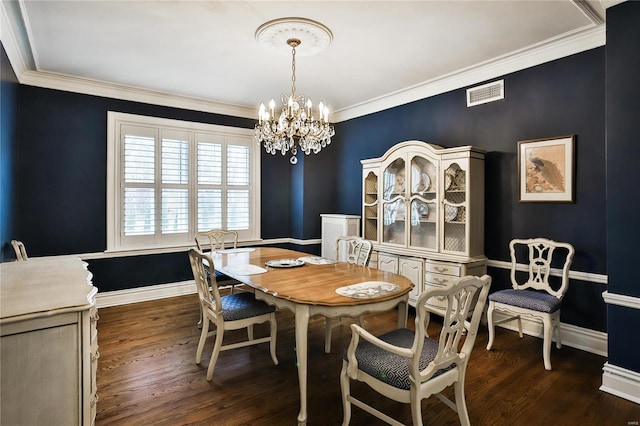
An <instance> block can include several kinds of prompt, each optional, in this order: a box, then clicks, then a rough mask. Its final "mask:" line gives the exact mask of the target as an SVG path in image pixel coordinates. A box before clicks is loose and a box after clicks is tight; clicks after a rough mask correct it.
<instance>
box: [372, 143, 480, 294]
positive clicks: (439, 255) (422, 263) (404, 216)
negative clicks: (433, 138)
mask: <svg viewBox="0 0 640 426" xmlns="http://www.w3.org/2000/svg"><path fill="white" fill-rule="evenodd" d="M361 163H362V195H363V199H362V217H363V220H362V235H363V236H364V237H365V238H366V239H369V240H371V241H372V242H373V248H374V253H373V255H372V261H371V263H370V265H371V266H373V267H375V266H377V267H378V268H379V269H385V270H389V271H393V272H396V273H399V274H402V275H404V276H406V277H407V278H409V279H410V280H411V281H413V283H414V284H415V287H414V290H413V291H412V293H411V294H410V297H409V303H411V304H415V302H416V300H417V298H418V296H419V295H420V293H421V292H422V291H423V289H425V288H427V287H429V286H438V285H446V284H447V283H449V282H451V281H452V280H454V279H457V278H459V277H462V276H464V275H483V274H484V273H486V257H485V256H484V151H483V150H482V149H480V148H476V147H473V146H462V147H455V148H442V147H439V146H436V145H431V144H428V143H426V142H422V141H407V142H402V143H399V144H397V145H395V146H393V147H391V148H390V149H389V150H388V151H387V152H386V153H385V154H384V155H383V156H382V157H380V158H373V159H368V160H362V161H361ZM376 261H377V263H376ZM434 304H437V303H436V302H434Z"/></svg>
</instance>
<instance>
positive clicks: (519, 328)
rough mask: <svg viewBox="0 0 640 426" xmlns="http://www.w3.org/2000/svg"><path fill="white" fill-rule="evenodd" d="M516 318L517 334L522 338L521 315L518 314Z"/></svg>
mask: <svg viewBox="0 0 640 426" xmlns="http://www.w3.org/2000/svg"><path fill="white" fill-rule="evenodd" d="M516 318H517V319H518V335H519V336H520V338H521V339H522V338H523V337H524V335H523V334H522V317H521V316H520V315H518V316H517V317H516Z"/></svg>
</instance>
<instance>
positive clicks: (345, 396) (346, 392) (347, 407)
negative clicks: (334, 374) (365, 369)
mask: <svg viewBox="0 0 640 426" xmlns="http://www.w3.org/2000/svg"><path fill="white" fill-rule="evenodd" d="M350 380H351V379H349V376H348V375H347V362H346V361H342V371H341V372H340V389H341V390H342V412H343V413H344V415H343V418H342V426H347V425H348V424H349V422H350V421H351V402H349V397H350V396H351V393H350V392H351V391H350V389H349V388H350V382H349V381H350Z"/></svg>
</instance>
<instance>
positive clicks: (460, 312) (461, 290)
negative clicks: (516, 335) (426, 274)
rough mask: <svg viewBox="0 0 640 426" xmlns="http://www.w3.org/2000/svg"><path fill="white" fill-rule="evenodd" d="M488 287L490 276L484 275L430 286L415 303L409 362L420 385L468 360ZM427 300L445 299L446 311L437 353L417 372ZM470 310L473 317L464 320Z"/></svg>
mask: <svg viewBox="0 0 640 426" xmlns="http://www.w3.org/2000/svg"><path fill="white" fill-rule="evenodd" d="M490 285H491V277H490V276H488V275H485V276H483V277H481V278H478V277H471V276H467V277H463V278H461V279H460V280H459V281H457V282H456V283H454V284H452V285H450V286H447V287H430V288H429V289H427V290H426V291H424V292H423V293H422V294H421V295H420V297H419V298H418V302H417V303H416V306H417V311H416V320H415V322H416V334H415V340H414V344H413V347H412V352H413V353H414V354H416V355H414V357H413V359H412V363H411V370H412V371H411V375H412V376H413V377H420V381H421V382H424V381H426V380H428V379H429V378H430V377H432V376H433V375H434V374H435V373H436V372H438V371H439V370H441V369H443V368H447V367H449V366H451V365H452V364H456V365H458V367H459V368H462V369H464V368H465V365H462V364H465V363H466V362H467V361H468V359H469V355H470V354H471V350H472V349H473V344H474V341H475V338H476V335H477V331H478V326H479V324H480V318H481V316H482V311H483V309H484V305H485V303H486V299H487V295H488V294H489V286H490ZM431 297H436V298H438V299H440V300H446V302H447V308H446V311H445V313H444V316H443V320H442V329H441V331H440V337H439V339H438V353H437V354H436V356H435V358H434V359H433V361H432V362H431V363H430V364H429V365H427V367H426V368H424V369H422V370H420V368H419V360H420V359H419V358H420V356H419V354H420V353H421V352H422V347H423V345H424V340H425V337H426V336H427V333H426V330H427V327H428V325H429V319H430V313H429V311H428V310H427V307H426V302H427V300H428V299H429V298H431ZM471 310H473V316H472V318H471V321H468V317H469V312H470V311H471ZM465 335H466V337H465V339H464V343H463V344H462V345H461V340H462V336H465Z"/></svg>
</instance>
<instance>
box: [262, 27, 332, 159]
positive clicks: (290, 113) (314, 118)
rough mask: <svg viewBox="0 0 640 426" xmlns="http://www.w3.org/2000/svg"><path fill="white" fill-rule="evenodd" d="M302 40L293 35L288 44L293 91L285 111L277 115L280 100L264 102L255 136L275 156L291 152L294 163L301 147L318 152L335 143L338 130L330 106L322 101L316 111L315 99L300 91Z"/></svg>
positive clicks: (284, 99) (284, 103)
mask: <svg viewBox="0 0 640 426" xmlns="http://www.w3.org/2000/svg"><path fill="white" fill-rule="evenodd" d="M301 43H302V42H301V41H300V40H299V39H297V38H289V39H288V40H287V44H288V45H289V46H290V47H291V49H292V56H293V59H292V66H291V68H292V71H293V76H292V78H291V80H292V86H291V93H289V94H284V95H282V97H281V101H282V110H281V111H280V115H279V116H276V109H275V108H276V103H275V101H274V100H273V99H271V101H270V102H269V106H268V108H267V107H265V105H264V103H262V104H260V110H259V111H258V123H257V124H256V126H255V135H256V138H257V139H258V142H259V143H262V144H263V145H264V148H265V150H266V151H267V152H268V153H270V154H273V155H275V154H276V152H280V153H282V155H286V154H287V152H289V151H291V158H290V159H289V161H290V162H291V164H296V163H297V162H298V159H297V158H296V154H297V153H298V150H300V151H302V152H304V153H305V154H307V155H309V154H310V153H312V152H313V153H314V154H317V153H318V152H320V151H321V150H322V148H325V147H326V146H327V145H329V144H330V143H331V137H332V136H333V135H335V133H336V132H335V129H334V128H333V126H332V125H331V124H329V108H327V107H326V106H325V105H324V104H323V103H322V102H320V103H319V105H318V108H317V110H315V111H314V109H313V103H312V102H311V99H309V98H307V97H306V96H304V95H297V94H296V47H298V46H299V45H300V44H301Z"/></svg>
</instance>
